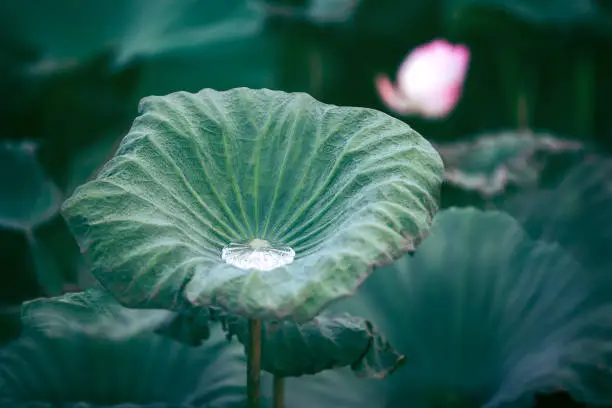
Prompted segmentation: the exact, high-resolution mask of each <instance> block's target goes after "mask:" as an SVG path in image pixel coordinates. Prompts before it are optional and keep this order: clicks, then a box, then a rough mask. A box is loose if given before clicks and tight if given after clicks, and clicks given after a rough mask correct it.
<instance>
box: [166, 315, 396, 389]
mask: <svg viewBox="0 0 612 408" xmlns="http://www.w3.org/2000/svg"><path fill="white" fill-rule="evenodd" d="M202 310H203V309H196V310H194V312H193V313H180V314H178V315H177V316H175V317H174V318H173V319H172V320H171V321H169V322H167V324H165V325H162V326H160V328H159V329H158V332H159V333H162V334H165V335H168V336H169V337H171V338H174V339H177V340H179V341H182V342H184V343H187V344H192V345H198V344H200V343H201V341H200V337H201V336H202V335H204V334H206V332H205V331H203V329H204V328H207V327H208V326H207V323H208V321H210V320H220V321H221V322H222V323H223V326H224V328H225V330H226V332H227V336H228V338H229V339H231V338H233V337H234V336H236V337H237V338H238V340H239V341H240V342H241V343H242V344H243V345H244V346H245V350H246V352H247V353H248V348H249V321H248V319H247V318H244V317H236V316H224V315H222V314H221V315H219V314H218V313H217V315H216V316H215V314H216V313H215V312H214V311H213V312H212V313H209V312H206V313H203V312H202ZM261 356H262V357H261V359H262V360H261V367H262V369H263V370H265V371H267V372H269V373H272V374H274V375H276V376H279V377H298V376H301V375H304V374H316V373H318V372H321V371H323V370H329V369H331V368H336V367H346V366H350V367H351V369H352V370H353V372H354V373H355V374H356V375H357V376H358V377H366V378H381V377H384V376H386V375H387V374H388V373H390V372H393V371H394V370H395V369H396V368H397V367H398V366H399V365H400V364H401V363H403V361H404V356H401V355H399V354H398V353H397V352H396V351H395V350H394V349H393V348H392V347H391V345H390V344H389V343H388V342H387V341H386V340H385V339H384V337H382V336H381V335H380V334H379V333H378V332H377V330H376V328H375V327H374V326H373V325H372V323H370V322H368V321H367V320H365V319H362V318H360V317H354V316H350V315H348V314H345V313H343V314H340V315H335V316H324V315H320V316H317V317H315V318H314V319H313V320H311V321H308V322H306V323H302V324H298V323H295V322H291V321H288V320H284V321H274V322H272V321H266V322H263V323H262V327H261Z"/></svg>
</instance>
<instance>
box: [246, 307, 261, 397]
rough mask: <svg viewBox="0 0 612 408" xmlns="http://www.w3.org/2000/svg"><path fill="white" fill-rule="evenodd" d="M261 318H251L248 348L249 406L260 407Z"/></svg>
mask: <svg viewBox="0 0 612 408" xmlns="http://www.w3.org/2000/svg"><path fill="white" fill-rule="evenodd" d="M260 383H261V320H256V319H249V347H248V350H247V396H248V407H249V408H259V400H260V396H261V389H260Z"/></svg>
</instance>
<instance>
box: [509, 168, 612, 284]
mask: <svg viewBox="0 0 612 408" xmlns="http://www.w3.org/2000/svg"><path fill="white" fill-rule="evenodd" d="M611 198H612V160H610V159H609V158H606V157H601V156H591V157H589V158H587V159H586V160H584V161H583V162H580V163H579V164H577V165H576V166H574V167H573V168H571V169H570V171H569V172H567V173H566V174H565V175H564V176H563V177H562V178H561V180H560V181H558V182H556V183H554V184H553V185H552V186H548V187H547V188H544V189H537V190H535V191H527V192H523V193H521V194H518V195H516V196H515V197H513V198H512V199H511V200H505V201H504V202H503V205H502V208H503V209H504V210H505V211H507V212H509V213H510V214H512V216H513V217H515V218H516V219H517V220H519V221H520V222H521V223H522V224H523V227H524V228H525V230H526V231H527V232H529V234H530V235H531V236H532V237H534V238H535V239H540V240H544V241H547V242H556V243H559V244H560V245H562V246H563V247H564V248H566V249H567V250H569V251H570V252H571V253H572V254H573V256H574V257H575V258H576V259H577V260H578V261H580V263H581V264H582V265H583V266H584V267H585V268H586V269H588V270H590V271H593V273H595V272H594V271H598V272H601V273H603V274H605V275H607V274H608V271H609V270H610V259H609V248H610V246H611V245H612V228H609V227H608V226H609V225H610V219H612V214H611V211H612V207H611V206H610V202H611Z"/></svg>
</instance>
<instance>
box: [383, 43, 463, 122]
mask: <svg viewBox="0 0 612 408" xmlns="http://www.w3.org/2000/svg"><path fill="white" fill-rule="evenodd" d="M469 62H470V51H469V49H468V48H467V47H466V46H465V45H453V44H450V43H448V42H446V41H445V40H434V41H432V42H430V43H428V44H425V45H422V46H420V47H418V48H416V49H414V50H413V51H412V52H411V53H410V54H408V56H407V57H406V59H405V60H404V62H403V63H402V65H401V66H400V67H399V70H398V71H397V81H396V84H393V83H391V80H389V77H387V76H386V75H378V76H377V77H376V88H377V89H378V93H379V95H380V97H381V98H382V100H383V102H384V103H385V104H386V105H387V106H388V107H389V109H391V110H393V111H394V112H396V113H399V114H403V115H406V114H419V115H421V116H423V117H426V118H442V117H444V116H446V115H448V114H449V113H450V112H451V111H452V110H453V108H454V107H455V105H456V104H457V102H458V101H459V98H460V97H461V92H462V89H463V82H464V80H465V76H466V74H467V70H468V65H469Z"/></svg>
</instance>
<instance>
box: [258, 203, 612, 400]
mask: <svg viewBox="0 0 612 408" xmlns="http://www.w3.org/2000/svg"><path fill="white" fill-rule="evenodd" d="M609 281H610V280H609V278H608V285H607V286H606V285H602V283H603V282H602V281H600V280H596V279H592V276H590V275H589V274H588V273H587V271H585V270H583V269H582V268H581V267H580V266H579V265H578V264H577V262H576V261H575V260H574V259H573V258H571V257H570V256H569V255H568V254H567V253H566V252H565V251H564V250H563V249H562V248H560V247H559V246H557V245H551V244H547V243H543V242H536V241H532V240H531V239H530V238H529V237H528V236H527V235H526V234H525V233H524V232H523V231H522V229H521V227H520V225H519V224H518V223H517V222H516V221H515V220H514V219H512V218H511V217H510V216H508V215H506V214H504V213H501V212H494V211H491V212H481V211H477V210H474V209H449V210H443V211H440V212H439V213H438V216H437V217H436V220H435V222H434V226H433V228H432V230H431V233H430V235H429V236H428V238H427V239H426V240H425V241H424V242H423V244H422V245H421V246H420V247H419V250H418V251H417V252H416V253H415V254H414V255H413V256H405V257H404V258H402V259H400V260H398V261H396V262H395V263H394V264H393V265H391V266H387V267H384V268H381V269H379V270H377V271H376V272H375V273H374V274H373V275H372V276H371V277H370V278H368V280H366V282H365V283H364V285H363V286H362V287H361V288H360V289H359V291H358V292H357V294H356V295H354V296H353V297H350V298H348V299H345V300H343V301H342V302H338V303H337V304H335V305H332V306H331V307H330V309H331V310H330V312H331V311H335V312H338V311H346V312H350V313H351V314H354V315H359V316H364V317H365V318H367V319H369V320H370V321H372V322H373V323H374V324H376V325H377V327H378V328H379V329H380V330H381V331H382V332H384V333H385V335H386V336H387V338H388V339H389V341H390V343H391V344H393V345H394V347H396V348H397V349H398V351H399V352H401V353H403V354H406V355H408V356H409V359H408V361H407V362H406V364H405V365H404V366H403V367H401V368H399V369H398V370H397V371H396V372H395V373H394V374H392V375H390V376H388V377H386V378H385V379H382V380H377V381H372V380H357V379H355V378H353V376H351V375H350V373H349V372H348V371H347V370H333V371H326V372H323V373H321V374H317V375H315V376H312V377H302V378H299V379H295V380H294V379H287V380H286V384H285V387H286V389H285V394H286V404H285V406H286V407H287V408H300V407H304V408H307V407H327V406H330V407H332V406H333V407H347V408H348V407H351V408H355V407H357V408H358V407H364V408H365V407H367V408H401V407H406V406H410V407H413V408H431V407H448V406H453V407H483V408H497V407H504V408H507V407H512V408H515V407H516V408H523V407H525V408H527V407H532V406H533V404H534V399H533V398H534V395H535V394H536V393H547V392H552V391H554V390H557V389H559V388H562V389H565V390H567V391H568V392H569V393H570V394H571V395H572V397H573V398H575V399H576V400H578V401H581V402H589V403H592V404H602V405H607V404H610V403H611V402H612V393H611V391H610V387H609V386H608V385H607V384H609V383H610V381H612V376H611V375H610V372H611V371H610V368H611V367H610V361H612V359H611V358H610V357H612V355H611V354H610V353H612V347H611V345H610V338H611V337H610V336H612V322H611V321H610V319H609V316H610V313H612V302H611V301H610V296H609V293H610V285H609ZM595 378H596V379H597V381H593V379H595ZM268 381H270V378H269V377H265V384H264V386H263V388H262V389H263V390H269V389H270V384H269V383H268ZM266 392H269V391H266Z"/></svg>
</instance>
